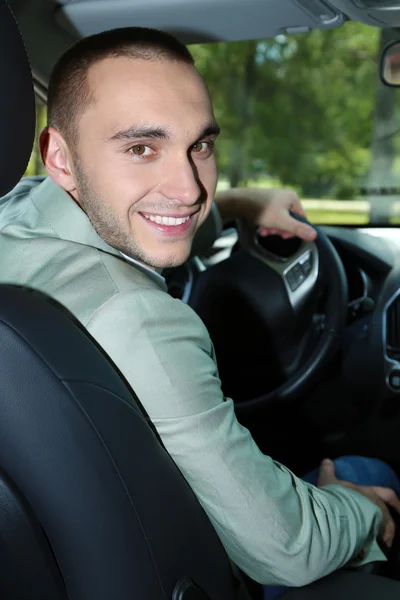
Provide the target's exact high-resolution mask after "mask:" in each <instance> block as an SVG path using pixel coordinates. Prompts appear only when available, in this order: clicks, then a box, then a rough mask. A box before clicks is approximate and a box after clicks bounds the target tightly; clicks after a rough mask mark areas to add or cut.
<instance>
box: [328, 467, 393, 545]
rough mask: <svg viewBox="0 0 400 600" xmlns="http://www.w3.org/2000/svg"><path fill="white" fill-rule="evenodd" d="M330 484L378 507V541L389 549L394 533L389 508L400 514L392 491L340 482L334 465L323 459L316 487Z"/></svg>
mask: <svg viewBox="0 0 400 600" xmlns="http://www.w3.org/2000/svg"><path fill="white" fill-rule="evenodd" d="M330 483H336V484H340V485H343V486H345V487H348V488H350V489H352V490H354V491H355V492H358V493H359V494H362V495H363V496H365V497H366V498H368V500H371V502H373V503H374V504H376V505H377V506H379V508H380V509H381V511H382V515H383V517H382V522H381V526H380V530H379V538H380V540H381V541H382V542H383V543H384V544H385V545H386V546H387V547H388V548H391V546H392V544H393V540H394V535H395V532H396V527H395V524H394V521H393V518H392V516H391V514H390V510H389V508H388V507H389V506H391V507H392V508H393V509H394V510H396V511H397V512H398V513H399V514H400V500H399V498H398V497H397V495H396V493H395V492H394V490H392V489H390V488H384V487H379V486H367V485H356V484H355V483H350V482H349V481H342V480H339V479H338V478H337V477H336V474H335V465H334V463H333V461H331V460H329V459H327V458H326V459H324V460H323V461H322V463H321V465H320V470H319V476H318V484H317V485H318V487H324V486H325V485H328V484H330Z"/></svg>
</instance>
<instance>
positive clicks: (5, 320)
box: [0, 0, 236, 600]
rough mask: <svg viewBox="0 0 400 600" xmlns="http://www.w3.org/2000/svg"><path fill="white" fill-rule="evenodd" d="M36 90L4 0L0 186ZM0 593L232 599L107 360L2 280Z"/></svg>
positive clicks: (188, 506) (30, 123)
mask: <svg viewBox="0 0 400 600" xmlns="http://www.w3.org/2000/svg"><path fill="white" fill-rule="evenodd" d="M34 119H35V113H34V95H33V87H32V80H31V74H30V69H29V65H28V61H27V57H26V53H25V49H24V46H23V42H22V39H21V36H20V34H19V31H18V27H17V24H16V22H15V20H14V18H13V16H12V14H11V12H10V10H9V7H8V6H7V4H6V2H5V0H0V130H1V135H0V193H1V194H5V193H6V192H8V191H9V190H10V189H11V188H12V187H13V186H14V185H15V184H16V183H17V182H18V180H19V178H20V177H21V176H22V174H23V172H24V170H25V168H26V165H27V163H28V159H29V154H30V151H31V148H32V142H33V135H34ZM0 597H1V598H2V599H4V600H28V598H29V600H32V599H36V598H37V599H40V600H47V599H48V600H50V599H51V600H59V599H63V598H68V599H70V600H134V599H135V600H136V599H137V600H158V599H159V600H170V599H172V598H173V599H174V600H189V599H190V600H205V599H210V600H214V599H215V600H230V599H233V598H235V597H236V594H235V580H234V578H233V576H232V571H231V566H230V563H229V560H228V558H227V555H226V553H225V551H224V549H223V547H222V545H221V543H220V541H219V539H218V537H217V535H216V533H215V531H214V529H213V527H212V526H211V524H210V522H209V520H208V518H207V516H206V514H205V513H204V511H203V509H202V508H201V506H200V504H199V503H198V501H197V499H196V498H195V496H194V494H193V493H192V491H191V489H190V488H189V486H188V485H187V483H186V481H185V480H184V478H183V477H182V475H181V473H180V472H179V470H178V469H177V468H176V466H175V464H174V463H173V461H172V460H171V459H170V457H169V456H168V454H167V453H166V451H165V450H164V448H163V447H162V445H161V443H160V442H159V441H158V439H157V437H156V435H155V433H154V431H153V430H152V428H151V426H150V425H149V423H148V421H147V419H146V418H145V416H144V414H143V412H142V410H141V409H140V408H139V407H138V404H137V402H136V400H135V396H134V393H133V392H131V391H130V390H129V389H128V387H127V386H126V384H125V383H124V382H123V380H122V378H121V377H120V376H119V375H118V374H117V372H116V370H115V369H114V368H113V366H112V365H111V363H110V362H109V361H108V360H107V358H106V357H105V356H104V355H103V353H102V351H101V349H99V348H98V347H97V346H96V345H95V343H93V342H92V341H91V340H90V339H89V337H88V336H87V334H86V332H85V331H83V330H82V329H81V327H80V326H79V325H78V324H76V323H75V322H74V320H73V318H72V317H71V316H70V315H68V314H67V313H66V312H65V311H63V310H62V307H59V306H56V305H55V303H54V302H52V301H51V300H50V299H48V298H46V297H44V296H43V295H41V294H38V293H36V292H34V291H29V290H27V289H22V288H18V287H14V286H0Z"/></svg>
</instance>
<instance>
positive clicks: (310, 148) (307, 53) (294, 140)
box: [191, 23, 396, 198]
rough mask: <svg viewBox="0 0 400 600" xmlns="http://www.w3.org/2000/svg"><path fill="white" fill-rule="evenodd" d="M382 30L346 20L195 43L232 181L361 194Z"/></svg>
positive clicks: (222, 162) (224, 168) (223, 165)
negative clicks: (323, 27) (306, 29)
mask: <svg viewBox="0 0 400 600" xmlns="http://www.w3.org/2000/svg"><path fill="white" fill-rule="evenodd" d="M379 35H380V33H379V30H378V29H374V28H371V27H367V26H365V25H362V24H359V23H347V24H346V25H344V26H343V27H341V28H339V29H336V30H331V31H320V30H315V31H312V32H311V33H309V34H302V35H298V36H290V37H284V36H278V38H275V39H267V40H258V41H245V42H235V43H221V44H210V45H202V46H193V47H192V48H191V50H192V52H193V54H194V56H195V58H196V61H197V66H198V68H199V70H200V72H201V73H202V74H203V76H204V77H205V79H206V81H207V83H208V86H209V88H210V92H211V95H212V97H213V101H214V107H215V114H216V118H217V120H218V121H219V123H220V124H221V127H222V136H221V140H220V141H219V142H218V158H219V166H220V172H221V175H222V176H223V177H225V178H227V179H228V180H229V181H230V183H231V185H237V184H238V183H246V182H247V181H248V180H254V179H255V178H257V177H263V178H264V179H265V178H266V177H271V178H273V179H275V180H276V179H278V180H279V181H280V182H282V184H283V185H287V186H291V187H295V188H296V189H298V190H299V191H300V192H301V193H302V194H303V195H306V196H313V197H331V198H332V197H342V198H351V197H353V196H355V195H356V194H357V188H358V187H359V186H360V185H365V181H366V179H367V175H368V171H369V169H370V160H371V154H370V147H371V143H372V132H373V114H374V105H375V89H376V86H377V70H378V69H377V66H378V46H379ZM393 93H396V92H395V91H393Z"/></svg>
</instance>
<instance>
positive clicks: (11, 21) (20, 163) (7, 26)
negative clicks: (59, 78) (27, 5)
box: [0, 0, 35, 196]
mask: <svg viewBox="0 0 400 600" xmlns="http://www.w3.org/2000/svg"><path fill="white" fill-rule="evenodd" d="M34 137H35V95H34V91H33V82H32V74H31V70H30V66H29V61H28V56H27V53H26V50H25V46H24V42H23V40H22V37H21V34H20V31H19V28H18V25H17V22H16V20H15V18H14V15H13V14H12V12H11V10H10V8H9V6H8V4H7V2H6V0H0V196H3V195H4V194H6V193H7V192H9V191H10V190H11V189H12V188H13V187H14V186H15V185H16V184H17V183H18V181H19V180H20V179H21V177H22V176H23V174H24V172H25V170H26V167H27V166H28V162H29V158H30V155H31V152H32V147H33V141H34Z"/></svg>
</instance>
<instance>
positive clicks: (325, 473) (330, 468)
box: [317, 458, 338, 487]
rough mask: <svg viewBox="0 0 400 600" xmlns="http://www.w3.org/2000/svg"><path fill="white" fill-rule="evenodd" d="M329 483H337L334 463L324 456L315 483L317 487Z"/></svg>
mask: <svg viewBox="0 0 400 600" xmlns="http://www.w3.org/2000/svg"><path fill="white" fill-rule="evenodd" d="M329 483H338V480H337V478H336V475H335V464H334V462H333V461H332V460H330V459H329V458H324V460H323V461H322V463H321V465H320V467H319V474H318V482H317V485H318V487H323V486H324V485H328V484H329Z"/></svg>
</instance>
